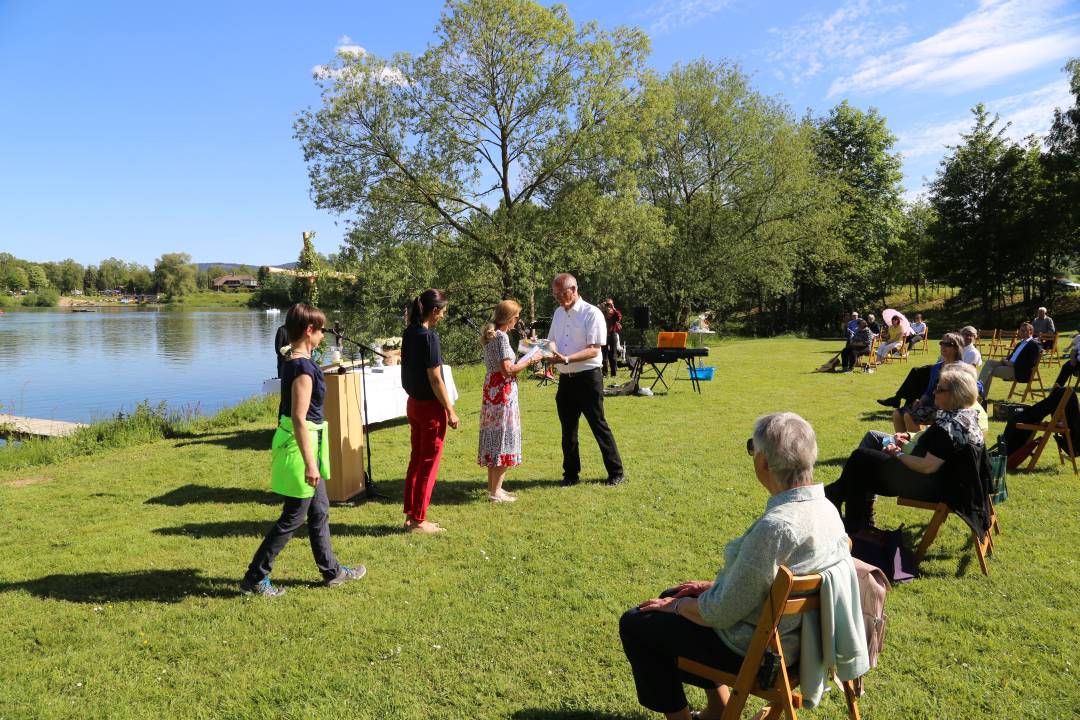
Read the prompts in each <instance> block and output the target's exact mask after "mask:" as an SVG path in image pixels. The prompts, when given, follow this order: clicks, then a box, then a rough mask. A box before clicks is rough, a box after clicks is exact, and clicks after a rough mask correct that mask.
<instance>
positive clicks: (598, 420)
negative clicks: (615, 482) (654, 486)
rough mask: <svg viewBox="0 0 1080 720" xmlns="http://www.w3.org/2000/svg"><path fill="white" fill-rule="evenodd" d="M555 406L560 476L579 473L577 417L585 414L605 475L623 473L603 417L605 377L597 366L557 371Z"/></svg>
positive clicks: (566, 477)
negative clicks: (575, 370) (560, 372)
mask: <svg viewBox="0 0 1080 720" xmlns="http://www.w3.org/2000/svg"><path fill="white" fill-rule="evenodd" d="M555 407H556V408H557V409H558V411H559V423H560V424H561V425H562V451H563V478H564V479H566V480H577V479H578V475H579V474H580V473H581V456H580V455H579V454H578V420H579V419H580V418H581V416H582V415H583V414H584V415H585V420H586V422H588V423H589V428H590V429H591V430H592V433H593V437H595V438H596V444H597V445H599V446H600V453H601V455H603V457H604V467H605V468H607V474H608V478H614V477H618V476H620V475H622V474H623V466H622V459H621V458H620V457H619V448H618V447H616V445H615V436H614V435H612V434H611V427H610V426H609V425H608V424H607V420H606V419H604V378H603V376H602V375H601V372H600V368H593V369H592V370H585V371H583V372H579V373H573V374H567V373H562V374H560V375H559V390H558V391H557V392H556V393H555Z"/></svg>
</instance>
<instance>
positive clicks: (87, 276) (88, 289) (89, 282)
mask: <svg viewBox="0 0 1080 720" xmlns="http://www.w3.org/2000/svg"><path fill="white" fill-rule="evenodd" d="M97 274H98V270H97V268H96V267H94V266H93V265H88V266H87V267H86V270H84V271H83V282H82V288H83V292H84V293H86V294H87V295H90V294H91V293H93V292H94V291H95V290H96V289H97Z"/></svg>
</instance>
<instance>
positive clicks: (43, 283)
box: [26, 263, 49, 292]
mask: <svg viewBox="0 0 1080 720" xmlns="http://www.w3.org/2000/svg"><path fill="white" fill-rule="evenodd" d="M26 275H27V277H28V279H29V280H30V289H31V290H33V291H34V292H40V291H41V290H44V289H45V288H47V287H49V277H48V276H47V275H46V274H45V270H44V269H43V268H42V267H41V266H40V265H36V264H33V263H31V264H30V266H29V267H28V268H27V269H26Z"/></svg>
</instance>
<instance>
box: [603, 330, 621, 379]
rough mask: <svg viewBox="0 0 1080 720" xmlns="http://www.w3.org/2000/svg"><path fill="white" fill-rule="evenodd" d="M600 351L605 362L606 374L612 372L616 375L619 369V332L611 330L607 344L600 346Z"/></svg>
mask: <svg viewBox="0 0 1080 720" xmlns="http://www.w3.org/2000/svg"><path fill="white" fill-rule="evenodd" d="M600 352H601V355H602V357H603V362H604V364H603V370H604V374H608V373H610V374H611V377H615V375H617V374H618V372H617V371H618V369H619V333H617V332H614V331H612V332H609V333H608V334H607V344H606V345H604V346H602V347H601V348H600ZM609 367H610V369H609Z"/></svg>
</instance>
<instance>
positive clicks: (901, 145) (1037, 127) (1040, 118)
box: [897, 78, 1073, 160]
mask: <svg viewBox="0 0 1080 720" xmlns="http://www.w3.org/2000/svg"><path fill="white" fill-rule="evenodd" d="M1072 104H1073V96H1072V94H1071V93H1070V92H1069V82H1068V79H1067V78H1062V79H1061V80H1059V81H1055V82H1053V83H1050V84H1049V85H1044V86H1043V87H1041V88H1039V89H1037V90H1032V91H1031V92H1026V93H1021V94H1019V95H1010V96H1008V97H1003V98H998V99H997V100H991V101H989V102H987V103H986V109H987V110H988V111H989V112H990V113H991V115H993V114H994V113H997V114H999V115H1000V116H1001V120H1002V122H1008V123H1011V124H1010V125H1009V129H1008V130H1007V131H1006V135H1008V136H1009V137H1010V138H1012V139H1013V140H1015V141H1017V142H1019V141H1021V140H1023V139H1024V138H1026V137H1027V136H1028V135H1038V136H1042V135H1045V134H1046V131H1047V130H1049V129H1050V124H1051V123H1052V122H1053V120H1054V110H1055V108H1067V107H1071V106H1072ZM974 122H975V118H974V116H973V115H972V114H971V113H970V112H968V113H967V114H965V115H963V116H960V117H954V118H949V119H948V120H944V121H942V122H938V123H927V124H923V125H918V126H915V127H913V128H911V129H910V130H908V131H906V132H900V133H899V140H898V142H897V149H898V150H899V151H900V153H901V154H902V155H903V156H904V159H905V160H912V159H916V158H926V157H934V158H938V157H941V156H942V155H944V154H945V152H946V146H948V145H956V144H957V143H959V142H960V141H961V138H960V136H961V135H962V134H963V133H966V132H968V131H969V130H971V127H972V125H973V124H974Z"/></svg>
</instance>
